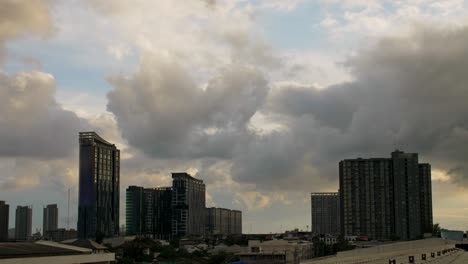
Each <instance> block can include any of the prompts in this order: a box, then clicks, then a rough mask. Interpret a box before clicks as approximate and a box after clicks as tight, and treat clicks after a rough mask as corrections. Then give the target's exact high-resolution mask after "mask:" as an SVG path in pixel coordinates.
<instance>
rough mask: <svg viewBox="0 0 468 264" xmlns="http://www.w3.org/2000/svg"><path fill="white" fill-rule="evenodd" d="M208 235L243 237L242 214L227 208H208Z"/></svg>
mask: <svg viewBox="0 0 468 264" xmlns="http://www.w3.org/2000/svg"><path fill="white" fill-rule="evenodd" d="M205 217H206V234H207V235H241V234H242V212H241V211H238V210H230V209H225V208H215V207H211V208H206V211H205Z"/></svg>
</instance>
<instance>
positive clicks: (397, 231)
mask: <svg viewBox="0 0 468 264" xmlns="http://www.w3.org/2000/svg"><path fill="white" fill-rule="evenodd" d="M339 169H340V215H341V216H340V218H341V232H342V234H343V235H358V236H369V237H371V238H373V239H396V238H398V239H402V240H408V239H417V238H420V237H422V235H423V233H424V232H425V229H427V228H428V225H429V224H428V223H432V191H431V186H430V182H431V180H430V178H431V176H430V174H431V173H430V166H429V165H428V164H419V163H418V154H417V153H404V152H402V151H398V150H397V151H394V152H393V153H392V155H391V158H371V159H362V158H358V159H346V160H343V161H341V162H340V164H339Z"/></svg>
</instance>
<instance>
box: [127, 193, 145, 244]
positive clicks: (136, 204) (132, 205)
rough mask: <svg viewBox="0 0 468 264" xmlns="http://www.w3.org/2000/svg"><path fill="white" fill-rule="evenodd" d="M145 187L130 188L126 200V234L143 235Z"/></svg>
mask: <svg viewBox="0 0 468 264" xmlns="http://www.w3.org/2000/svg"><path fill="white" fill-rule="evenodd" d="M142 211H143V187H138V186H129V187H128V188H127V191H126V199H125V234H126V235H139V234H141V233H142V231H143V230H142V229H143V227H142V220H143V218H142V213H143V212H142Z"/></svg>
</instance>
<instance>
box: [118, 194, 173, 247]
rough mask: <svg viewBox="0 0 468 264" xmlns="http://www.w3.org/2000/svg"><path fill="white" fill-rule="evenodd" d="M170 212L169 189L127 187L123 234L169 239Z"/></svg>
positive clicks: (170, 198)
mask: <svg viewBox="0 0 468 264" xmlns="http://www.w3.org/2000/svg"><path fill="white" fill-rule="evenodd" d="M171 212H172V188H171V187H160V188H143V187H138V186H129V187H128V188H127V191H126V212H125V214H126V225H125V234H126V235H143V236H150V237H153V238H158V239H170V238H171V236H172V230H171V223H172V222H171V220H172V213H171Z"/></svg>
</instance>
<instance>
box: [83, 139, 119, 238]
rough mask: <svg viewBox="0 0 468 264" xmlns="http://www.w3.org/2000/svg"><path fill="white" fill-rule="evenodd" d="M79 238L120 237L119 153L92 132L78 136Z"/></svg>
mask: <svg viewBox="0 0 468 264" xmlns="http://www.w3.org/2000/svg"><path fill="white" fill-rule="evenodd" d="M79 143H80V161H79V204H78V238H80V239H87V238H95V237H97V236H104V237H112V236H116V235H118V234H119V200H120V196H119V186H120V151H119V150H118V149H117V147H116V146H115V145H114V144H112V143H109V142H107V141H106V140H104V139H103V138H101V137H100V136H99V135H98V134H96V133H95V132H80V134H79Z"/></svg>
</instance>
